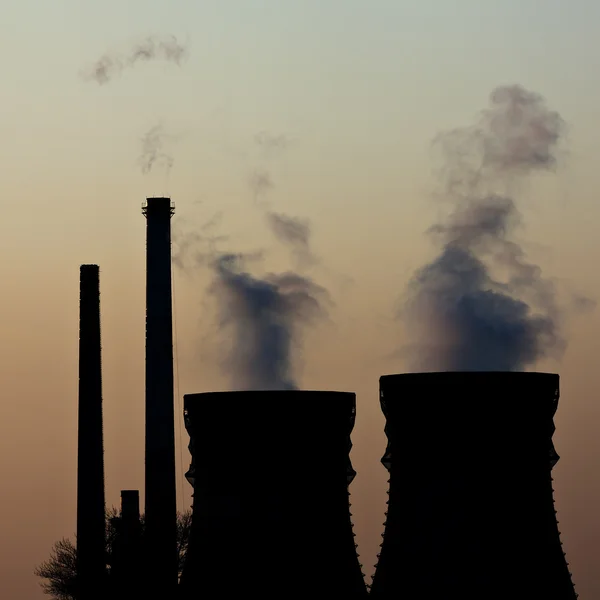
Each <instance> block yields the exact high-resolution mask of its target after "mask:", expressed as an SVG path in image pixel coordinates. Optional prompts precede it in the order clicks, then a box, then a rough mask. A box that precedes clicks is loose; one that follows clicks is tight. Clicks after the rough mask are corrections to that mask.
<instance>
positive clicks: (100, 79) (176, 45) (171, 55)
mask: <svg viewBox="0 0 600 600" xmlns="http://www.w3.org/2000/svg"><path fill="white" fill-rule="evenodd" d="M187 51H188V49H187V46H185V45H184V44H182V43H181V42H179V41H178V40H177V38H176V37H175V36H166V37H158V36H150V37H147V38H146V39H144V40H143V41H142V42H140V43H139V44H136V45H134V46H133V47H132V48H130V49H129V50H128V51H127V52H124V53H116V52H113V53H107V54H104V55H103V56H101V57H100V58H99V59H98V60H97V61H96V62H95V63H94V64H93V65H92V66H91V67H90V68H89V69H88V70H86V71H84V72H83V73H82V77H83V78H84V79H86V80H90V81H96V82H97V83H99V84H100V85H102V84H105V83H108V82H109V81H110V80H111V79H112V78H113V77H114V76H115V75H118V74H120V73H121V72H122V71H124V70H125V69H129V68H133V67H134V66H135V65H136V64H137V63H139V62H148V61H152V60H159V59H162V60H165V61H168V62H172V63H175V64H177V65H179V64H181V62H182V61H183V59H184V58H186V56H187Z"/></svg>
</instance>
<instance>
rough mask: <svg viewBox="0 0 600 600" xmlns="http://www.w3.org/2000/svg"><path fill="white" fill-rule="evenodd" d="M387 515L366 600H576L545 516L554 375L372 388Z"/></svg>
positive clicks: (390, 381)
mask: <svg viewBox="0 0 600 600" xmlns="http://www.w3.org/2000/svg"><path fill="white" fill-rule="evenodd" d="M380 392H381V406H382V409H383V412H384V414H385V417H386V429H385V430H386V434H387V437H388V442H389V443H388V447H387V450H386V452H385V455H384V457H383V459H382V462H383V464H384V465H385V466H386V468H387V469H388V470H389V471H390V488H389V502H388V504H389V506H388V512H387V513H386V514H387V522H386V524H385V533H384V536H383V544H382V547H381V554H380V558H379V562H378V564H377V568H376V572H375V576H374V579H373V584H372V587H371V594H370V595H371V596H372V597H373V598H386V599H387V598H390V599H391V598H394V599H396V598H398V599H400V598H419V599H422V600H434V599H435V600H445V599H450V598H460V599H461V600H524V599H526V598H527V599H529V600H531V599H534V598H535V599H536V600H538V599H539V600H571V599H573V598H576V597H577V595H576V594H575V591H574V587H573V584H572V581H571V575H570V573H569V570H568V565H567V562H566V559H565V555H564V553H563V550H562V546H561V541H560V537H559V531H558V526H557V520H556V511H555V510H554V500H553V489H552V476H551V471H552V468H553V466H554V465H555V464H556V462H557V460H558V455H557V454H556V452H555V450H554V446H553V443H552V435H553V433H554V423H553V416H554V413H555V412H556V409H557V405H558V398H559V378H558V375H553V374H544V373H500V372H495V373H482V372H470V373H420V374H406V375H389V376H385V377H382V378H381V380H380Z"/></svg>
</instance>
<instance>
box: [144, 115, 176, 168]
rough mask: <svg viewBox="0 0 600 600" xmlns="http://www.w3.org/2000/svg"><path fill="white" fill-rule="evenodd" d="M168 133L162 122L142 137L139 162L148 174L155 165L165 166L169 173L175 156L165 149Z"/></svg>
mask: <svg viewBox="0 0 600 600" xmlns="http://www.w3.org/2000/svg"><path fill="white" fill-rule="evenodd" d="M167 137H168V136H167V134H166V132H165V130H164V127H163V125H162V124H160V123H159V124H158V125H155V126H154V127H152V128H151V129H150V130H149V131H148V132H147V133H146V134H145V135H144V137H143V138H142V153H141V155H140V156H139V159H138V163H139V165H140V167H141V169H142V173H144V174H147V173H150V171H151V170H152V169H153V167H154V166H158V165H160V166H163V167H164V168H165V171H166V174H167V175H168V174H169V173H170V171H171V169H172V168H173V163H174V162H175V161H174V159H173V156H171V154H169V153H168V152H166V151H165V149H164V143H165V140H166V139H167Z"/></svg>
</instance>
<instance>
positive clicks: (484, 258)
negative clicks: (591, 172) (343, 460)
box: [400, 85, 565, 371]
mask: <svg viewBox="0 0 600 600" xmlns="http://www.w3.org/2000/svg"><path fill="white" fill-rule="evenodd" d="M563 131H564V122H563V120H562V119H561V117H560V115H559V114H558V113H557V112H555V111H551V110H549V109H548V108H547V106H546V104H545V102H544V100H543V98H542V97H541V96H539V95H538V94H535V93H532V92H530V91H528V90H525V89H523V88H522V87H520V86H516V85H515V86H507V87H499V88H497V89H495V90H494V91H493V92H492V94H491V96H490V107H489V108H488V109H487V110H484V111H483V112H482V115H481V119H480V121H479V122H478V123H477V124H476V125H475V126H474V127H468V128H463V129H457V130H455V131H451V132H449V133H447V134H444V135H442V136H440V138H439V139H438V140H437V141H438V143H439V144H440V146H441V149H442V152H443V157H444V171H445V177H446V179H445V191H446V196H447V198H448V199H449V200H450V201H451V203H452V211H451V214H450V215H449V217H448V218H447V219H446V220H444V221H443V222H441V223H439V224H437V225H435V226H433V227H432V228H431V229H430V234H431V235H432V236H433V237H434V239H435V240H436V241H437V242H438V243H439V244H440V245H441V252H440V254H439V255H438V256H437V257H436V258H435V259H434V260H433V261H432V262H431V263H430V264H427V265H425V266H424V267H422V268H420V269H419V270H418V271H417V272H416V273H415V275H414V278H413V280H412V281H411V283H410V285H409V289H408V295H407V301H406V304H405V306H404V308H403V310H402V311H401V313H400V314H401V317H402V318H403V319H404V320H405V322H406V325H407V329H408V331H409V332H410V333H412V334H416V335H418V336H419V338H420V339H425V340H427V342H426V343H420V342H418V343H416V344H414V345H413V346H411V352H410V356H411V358H412V365H411V366H412V367H413V368H416V369H423V370H451V371H455V370H456V371H460V370H467V371H483V370H493V371H496V370H501V371H504V370H506V371H514V370H523V369H525V368H527V367H529V366H531V365H533V364H535V363H536V361H538V360H539V359H541V358H544V357H548V356H550V357H558V356H559V355H560V353H561V352H562V351H563V350H564V347H565V341H564V339H563V337H562V335H561V332H560V320H561V319H560V317H561V311H560V309H559V306H558V302H557V299H556V294H555V290H554V287H553V285H552V283H551V282H550V281H547V280H545V279H544V278H543V277H542V273H541V270H540V268H539V267H537V266H536V265H534V264H531V263H529V262H528V261H527V259H526V257H525V254H524V252H523V250H522V249H521V247H520V246H519V245H518V244H517V243H516V242H515V241H514V240H513V239H511V234H512V232H513V231H514V228H515V227H516V226H517V225H519V223H520V215H519V211H518V210H517V207H516V205H515V201H514V199H513V196H514V192H515V191H517V190H518V189H519V188H520V187H521V186H520V184H521V183H523V179H524V178H526V177H527V176H528V175H530V174H532V173H534V172H536V171H548V170H552V169H553V168H554V167H555V166H556V153H557V148H558V143H559V141H560V139H561V136H562V134H563Z"/></svg>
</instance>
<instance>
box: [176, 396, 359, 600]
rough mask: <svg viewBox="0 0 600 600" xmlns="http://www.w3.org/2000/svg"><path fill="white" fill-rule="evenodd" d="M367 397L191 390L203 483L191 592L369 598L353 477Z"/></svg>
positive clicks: (189, 416)
mask: <svg viewBox="0 0 600 600" xmlns="http://www.w3.org/2000/svg"><path fill="white" fill-rule="evenodd" d="M355 411H356V404H355V395H354V394H351V393H344V392H309V391H266V392H264V391H252V392H217V393H207V394H193V395H186V396H185V397H184V412H185V422H186V428H187V430H188V432H189V435H190V451H191V454H192V464H191V467H190V470H189V471H188V473H187V475H186V477H187V478H188V480H189V481H190V483H191V484H192V485H193V487H194V501H193V517H192V530H191V535H190V542H189V547H188V554H187V560H186V564H185V567H184V570H183V573H182V577H181V591H182V596H181V597H182V598H185V599H186V600H191V599H194V600H195V599H198V600H200V599H204V598H206V599H209V600H210V599H220V598H250V597H254V596H256V597H259V598H267V599H278V600H279V599H281V598H340V599H351V598H366V586H365V583H364V579H363V574H362V572H361V565H360V564H359V562H358V556H357V553H356V545H355V542H354V534H353V531H352V522H351V514H350V510H349V508H350V504H349V492H348V486H349V484H350V482H351V481H352V479H353V478H354V475H355V472H354V470H353V468H352V464H351V462H350V456H349V453H350V449H351V446H352V444H351V441H350V434H351V431H352V429H353V426H354V418H355Z"/></svg>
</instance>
